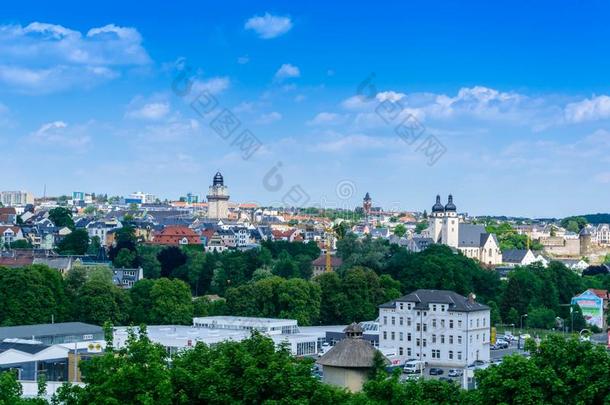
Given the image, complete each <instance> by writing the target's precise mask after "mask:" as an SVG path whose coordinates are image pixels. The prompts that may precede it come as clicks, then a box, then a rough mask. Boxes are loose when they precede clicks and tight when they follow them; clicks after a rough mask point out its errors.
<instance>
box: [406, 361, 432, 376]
mask: <svg viewBox="0 0 610 405" xmlns="http://www.w3.org/2000/svg"><path fill="white" fill-rule="evenodd" d="M425 368H426V363H425V362H423V361H421V360H411V361H407V362H406V363H405V366H404V367H403V368H402V372H403V373H405V374H422V373H423V371H424V369H425Z"/></svg>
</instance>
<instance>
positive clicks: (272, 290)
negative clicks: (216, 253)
mask: <svg viewBox="0 0 610 405" xmlns="http://www.w3.org/2000/svg"><path fill="white" fill-rule="evenodd" d="M399 287H400V285H399V283H398V282H397V281H395V280H393V279H392V278H391V277H390V276H387V275H383V276H381V277H379V276H378V275H377V274H376V273H375V272H374V271H372V270H370V269H366V268H363V267H354V268H351V269H348V270H346V271H343V272H340V273H335V272H332V273H326V274H322V275H320V276H318V277H316V278H315V279H314V280H312V281H308V280H303V279H300V278H290V279H285V278H282V277H278V276H274V275H272V274H268V275H267V276H265V277H263V278H261V279H258V280H253V281H252V282H250V283H247V284H244V285H242V286H239V287H236V288H230V289H228V290H227V294H226V304H227V309H226V310H227V313H228V314H231V315H242V316H260V317H280V318H292V319H297V320H298V321H299V324H301V325H317V324H322V325H336V324H346V323H350V322H354V321H365V320H373V319H375V318H377V315H378V309H377V306H378V305H379V304H381V303H383V302H386V301H389V300H392V299H394V298H397V297H398V296H399V295H400V291H399Z"/></svg>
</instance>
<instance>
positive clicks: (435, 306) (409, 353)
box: [379, 296, 490, 367]
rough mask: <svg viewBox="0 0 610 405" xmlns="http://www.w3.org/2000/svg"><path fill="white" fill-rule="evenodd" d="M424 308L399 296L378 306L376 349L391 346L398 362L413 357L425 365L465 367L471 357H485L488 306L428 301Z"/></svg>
mask: <svg viewBox="0 0 610 405" xmlns="http://www.w3.org/2000/svg"><path fill="white" fill-rule="evenodd" d="M407 297H408V296H407ZM439 301H444V300H439ZM416 304H417V305H416ZM425 308H426V309H423V307H422V306H421V304H418V303H416V302H409V301H401V299H399V300H396V301H395V302H393V307H390V306H389V305H388V306H387V307H385V305H384V306H382V307H381V308H380V309H379V322H380V335H379V347H380V350H381V349H383V348H391V349H393V350H394V351H395V353H396V354H397V356H398V358H399V360H400V363H401V364H402V363H404V362H405V361H408V360H411V359H415V360H422V361H425V362H427V363H428V364H429V365H438V366H448V367H465V366H466V365H467V364H471V363H472V362H474V361H475V360H482V361H485V362H488V361H489V342H490V311H489V309H488V308H486V309H482V310H476V311H463V310H456V309H455V308H453V309H452V307H451V305H450V304H448V303H446V302H439V303H434V302H430V303H428V304H427V305H425Z"/></svg>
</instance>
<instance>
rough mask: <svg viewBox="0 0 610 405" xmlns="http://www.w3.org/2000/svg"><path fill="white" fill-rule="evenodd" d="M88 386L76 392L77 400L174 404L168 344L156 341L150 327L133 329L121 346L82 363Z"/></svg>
mask: <svg viewBox="0 0 610 405" xmlns="http://www.w3.org/2000/svg"><path fill="white" fill-rule="evenodd" d="M81 369H82V371H83V381H84V382H85V383H86V386H85V387H84V388H82V389H80V390H78V391H76V392H75V395H73V398H74V399H75V402H74V403H75V404H78V405H81V404H82V405H85V404H92V405H96V404H100V405H101V404H126V405H136V404H150V405H152V404H155V405H170V404H172V403H173V401H172V395H173V390H172V382H171V374H170V369H169V366H168V354H167V351H166V350H165V348H164V347H163V346H161V345H159V344H155V343H152V342H151V341H150V339H149V338H148V336H147V335H146V329H145V328H140V330H139V332H138V334H137V335H136V333H135V332H134V331H133V330H130V331H129V337H128V339H127V345H126V347H125V348H122V349H120V350H114V351H109V352H107V353H105V354H103V355H101V356H94V357H92V358H91V359H90V360H88V361H86V362H83V363H81Z"/></svg>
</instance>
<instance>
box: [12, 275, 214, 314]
mask: <svg viewBox="0 0 610 405" xmlns="http://www.w3.org/2000/svg"><path fill="white" fill-rule="evenodd" d="M202 304H203V306H202ZM207 304H208V303H207V302H200V303H197V302H195V303H194V302H193V300H192V298H191V292H190V289H189V287H188V286H187V285H186V284H185V283H184V282H182V281H181V280H170V279H167V278H161V279H158V280H141V281H139V282H137V283H136V284H135V285H134V286H133V288H131V289H130V290H124V289H121V288H119V287H116V286H115V285H114V284H113V282H112V273H111V271H110V269H109V268H107V267H94V268H86V267H74V268H72V269H71V270H70V271H69V272H68V274H67V275H66V277H65V278H64V277H62V275H61V274H60V273H59V272H57V270H54V269H50V268H48V267H46V266H41V265H34V266H28V267H24V268H14V269H8V268H0V325H2V326H12V325H28V324H36V323H50V322H51V321H52V320H55V321H56V322H61V321H82V322H88V323H93V324H98V325H101V324H103V323H104V322H105V321H112V322H114V323H116V324H121V325H125V324H130V323H135V324H139V323H149V324H172V323H177V324H190V323H191V322H192V317H193V314H194V313H195V312H194V311H195V309H196V307H199V308H202V309H199V311H200V312H201V311H205V310H206V308H207V307H206V305H207Z"/></svg>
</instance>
